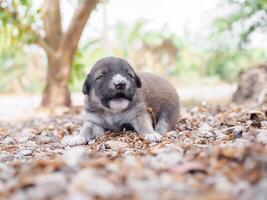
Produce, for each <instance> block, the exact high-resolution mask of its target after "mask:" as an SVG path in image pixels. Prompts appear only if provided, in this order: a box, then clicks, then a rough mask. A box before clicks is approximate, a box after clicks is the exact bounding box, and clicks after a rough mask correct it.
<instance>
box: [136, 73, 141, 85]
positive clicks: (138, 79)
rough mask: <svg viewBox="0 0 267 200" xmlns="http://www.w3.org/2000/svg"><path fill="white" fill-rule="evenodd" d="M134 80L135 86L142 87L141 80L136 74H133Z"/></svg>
mask: <svg viewBox="0 0 267 200" xmlns="http://www.w3.org/2000/svg"><path fill="white" fill-rule="evenodd" d="M135 82H136V85H137V88H141V87H142V82H141V79H140V77H139V76H137V74H135Z"/></svg>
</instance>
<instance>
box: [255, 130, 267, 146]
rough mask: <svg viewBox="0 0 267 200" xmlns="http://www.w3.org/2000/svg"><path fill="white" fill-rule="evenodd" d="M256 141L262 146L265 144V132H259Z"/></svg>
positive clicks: (266, 142) (266, 132) (266, 133)
mask: <svg viewBox="0 0 267 200" xmlns="http://www.w3.org/2000/svg"><path fill="white" fill-rule="evenodd" d="M257 141H258V142H260V143H262V144H267V130H261V131H259V133H258V135H257Z"/></svg>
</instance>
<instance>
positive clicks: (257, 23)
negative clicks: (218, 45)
mask: <svg viewBox="0 0 267 200" xmlns="http://www.w3.org/2000/svg"><path fill="white" fill-rule="evenodd" d="M224 8H226V9H227V8H228V10H230V13H229V14H228V15H224V16H223V17H219V18H217V19H216V20H215V24H216V27H217V31H218V32H225V31H229V30H230V31H231V32H232V36H233V34H235V36H237V37H238V40H239V42H238V44H239V47H242V46H243V45H244V44H246V43H248V42H249V41H250V36H251V35H252V34H253V33H256V32H261V33H265V32H266V31H267V0H227V1H226V2H224Z"/></svg>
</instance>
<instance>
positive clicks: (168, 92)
mask: <svg viewBox="0 0 267 200" xmlns="http://www.w3.org/2000/svg"><path fill="white" fill-rule="evenodd" d="M138 75H139V77H140V78H141V81H142V88H141V90H142V94H143V97H144V98H145V102H146V103H147V106H148V107H151V108H152V109H153V111H154V113H155V115H156V120H157V121H158V120H159V119H160V118H162V117H163V118H165V119H166V120H167V121H168V123H170V126H171V128H172V129H173V128H174V126H175V124H176V122H177V120H178V117H179V114H180V110H179V109H180V108H179V97H178V94H177V92H176V90H175V88H174V87H173V86H172V85H171V84H170V83H169V82H168V81H167V80H165V79H164V78H162V77H160V76H157V75H154V74H151V73H145V72H142V73H138Z"/></svg>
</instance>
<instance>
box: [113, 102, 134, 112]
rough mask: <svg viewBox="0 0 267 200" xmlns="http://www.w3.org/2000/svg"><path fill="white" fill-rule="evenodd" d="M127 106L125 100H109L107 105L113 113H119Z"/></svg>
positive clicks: (127, 103)
mask: <svg viewBox="0 0 267 200" xmlns="http://www.w3.org/2000/svg"><path fill="white" fill-rule="evenodd" d="M128 106H129V101H128V100H127V99H122V100H111V101H110V103H109V107H110V108H111V110H113V111H114V112H121V111H123V110H125V109H126V108H127V107H128Z"/></svg>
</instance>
